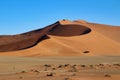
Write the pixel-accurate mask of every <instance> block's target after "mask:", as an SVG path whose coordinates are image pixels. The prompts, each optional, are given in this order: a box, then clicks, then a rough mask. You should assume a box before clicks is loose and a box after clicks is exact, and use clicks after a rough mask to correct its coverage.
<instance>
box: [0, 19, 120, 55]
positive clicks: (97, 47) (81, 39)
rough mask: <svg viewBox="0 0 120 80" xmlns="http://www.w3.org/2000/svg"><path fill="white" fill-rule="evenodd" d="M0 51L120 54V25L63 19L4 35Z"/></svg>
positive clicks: (24, 53) (13, 53)
mask: <svg viewBox="0 0 120 80" xmlns="http://www.w3.org/2000/svg"><path fill="white" fill-rule="evenodd" d="M0 55H9V56H78V55H79V56H97V55H98V56H99V55H106V56H116V55H117V56H120V26H111V25H104V24H96V23H90V22H87V21H84V20H77V21H69V20H61V21H57V22H56V23H54V24H51V25H49V26H47V27H45V28H42V29H38V30H34V31H30V32H27V33H23V34H18V35H1V36H0Z"/></svg>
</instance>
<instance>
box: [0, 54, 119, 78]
mask: <svg viewBox="0 0 120 80" xmlns="http://www.w3.org/2000/svg"><path fill="white" fill-rule="evenodd" d="M0 80H120V57H119V56H117V57H116V56H98V57H97V56H95V57H94V56H91V57H90V56H80V57H39V58H36V57H35V58H34V57H31V58H30V57H8V56H0Z"/></svg>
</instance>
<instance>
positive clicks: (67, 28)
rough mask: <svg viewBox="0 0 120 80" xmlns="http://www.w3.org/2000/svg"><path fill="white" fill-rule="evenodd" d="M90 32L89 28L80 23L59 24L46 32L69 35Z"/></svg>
mask: <svg viewBox="0 0 120 80" xmlns="http://www.w3.org/2000/svg"><path fill="white" fill-rule="evenodd" d="M90 32H91V29H90V28H88V27H86V26H82V25H59V26H56V27H54V28H53V29H51V31H50V32H49V33H48V34H49V35H54V36H63V37H70V36H78V35H83V34H88V33H90Z"/></svg>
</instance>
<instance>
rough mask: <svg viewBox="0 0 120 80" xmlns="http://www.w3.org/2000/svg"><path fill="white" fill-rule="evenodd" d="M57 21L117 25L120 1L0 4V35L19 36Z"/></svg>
mask: <svg viewBox="0 0 120 80" xmlns="http://www.w3.org/2000/svg"><path fill="white" fill-rule="evenodd" d="M60 19H70V20H77V19H83V20H87V21H90V22H96V23H103V24H111V25H120V0H0V34H1V35H5V34H18V33H23V32H26V31H30V30H34V29H38V28H41V27H45V26H47V25H49V24H51V23H54V22H56V21H57V20H60Z"/></svg>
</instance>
